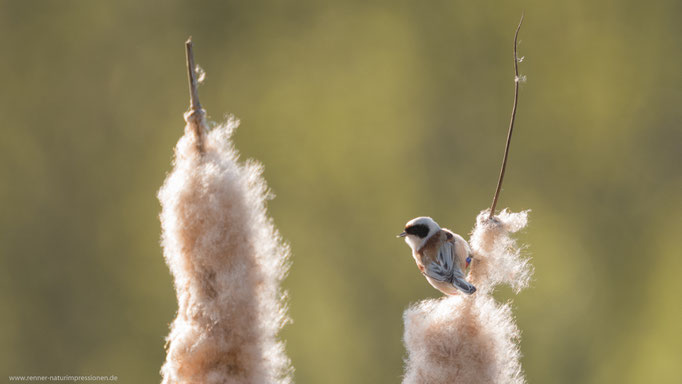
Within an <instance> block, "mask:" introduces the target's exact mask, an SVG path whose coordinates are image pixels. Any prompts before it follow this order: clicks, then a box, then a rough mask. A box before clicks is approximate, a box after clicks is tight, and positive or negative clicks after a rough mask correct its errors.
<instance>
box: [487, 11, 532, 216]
mask: <svg viewBox="0 0 682 384" xmlns="http://www.w3.org/2000/svg"><path fill="white" fill-rule="evenodd" d="M524 14H525V12H521V20H519V25H518V26H517V27H516V32H515V33H514V104H513V106H512V113H511V120H510V121H509V131H508V132H507V143H506V144H505V146H504V157H503V158H502V167H501V168H500V177H499V179H498V180H497V189H495V195H494V196H493V203H492V204H491V206H490V216H488V219H492V218H493V216H495V206H497V200H498V199H499V197H500V191H501V190H502V180H504V172H505V171H506V169H507V157H508V156H509V144H510V143H511V138H512V132H513V131H514V120H515V119H516V106H517V104H518V101H519V80H520V79H521V78H520V77H519V58H518V55H517V54H516V48H517V46H518V38H519V30H521V24H523V17H524Z"/></svg>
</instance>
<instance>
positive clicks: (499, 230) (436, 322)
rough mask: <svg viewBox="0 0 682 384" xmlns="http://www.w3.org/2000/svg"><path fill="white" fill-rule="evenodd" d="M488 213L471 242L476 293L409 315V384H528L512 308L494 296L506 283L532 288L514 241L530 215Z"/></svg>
mask: <svg viewBox="0 0 682 384" xmlns="http://www.w3.org/2000/svg"><path fill="white" fill-rule="evenodd" d="M488 215H489V211H488V210H486V211H483V212H481V214H480V215H479V216H478V218H477V223H476V227H475V228H474V231H473V234H472V238H471V248H472V251H473V252H474V258H473V260H474V261H473V262H472V266H471V272H470V274H469V276H468V279H469V280H470V281H471V282H473V283H474V285H476V288H478V290H477V291H476V293H474V294H473V295H471V296H465V295H461V294H460V295H455V296H446V297H443V298H441V299H436V300H425V301H422V302H420V303H417V304H416V305H413V306H412V307H410V308H409V309H407V310H406V311H405V313H404V315H403V317H404V322H405V335H404V342H405V347H406V348H407V353H408V357H407V360H406V373H405V377H404V379H403V384H427V383H428V384H439V383H443V384H445V383H448V384H451V383H513V384H520V383H524V382H525V380H524V377H523V371H522V369H521V363H520V357H521V353H520V351H519V347H518V341H519V330H518V328H517V327H516V324H515V323H514V317H513V315H512V311H511V308H510V305H509V304H500V303H497V302H496V301H495V299H493V297H492V296H491V293H492V291H493V288H494V287H495V286H496V285H498V284H501V283H504V284H510V285H511V286H512V287H514V289H515V290H517V291H518V290H520V289H521V288H523V287H525V286H527V285H528V280H529V279H530V275H531V273H532V269H531V267H530V264H529V263H528V261H527V260H526V259H524V258H522V257H521V256H520V253H519V249H518V247H517V246H516V243H515V241H514V240H513V239H512V238H511V237H510V234H511V233H513V232H516V231H518V230H520V229H521V228H523V227H525V226H526V224H527V222H528V221H527V212H520V213H509V212H507V211H506V210H505V211H502V213H500V215H499V216H496V217H494V218H493V219H488Z"/></svg>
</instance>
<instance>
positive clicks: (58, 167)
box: [0, 0, 682, 384]
mask: <svg viewBox="0 0 682 384" xmlns="http://www.w3.org/2000/svg"><path fill="white" fill-rule="evenodd" d="M523 9H525V11H526V24H525V26H524V28H523V30H522V32H521V45H520V55H522V56H525V57H526V59H525V60H524V61H523V63H522V64H521V72H522V73H523V74H526V75H527V76H528V81H527V83H525V84H523V85H522V89H521V100H520V107H519V108H520V109H519V113H518V119H517V131H516V136H515V137H514V141H513V146H512V149H511V158H510V165H509V170H508V173H507V178H506V183H505V186H504V191H503V194H502V198H501V203H500V205H501V207H505V206H508V207H510V208H511V209H513V210H522V209H528V208H530V209H532V210H533V212H532V215H531V225H530V227H529V229H527V230H526V231H525V232H524V233H523V234H522V235H521V239H522V241H523V242H524V243H526V244H527V245H528V249H527V251H528V253H529V254H530V255H532V257H533V260H534V261H533V263H534V265H535V267H536V273H535V278H534V282H533V285H532V288H531V289H529V290H527V291H525V292H523V293H521V294H520V295H519V296H517V297H515V298H514V308H515V313H516V314H517V320H518V324H519V327H520V328H521V329H522V331H523V341H522V346H521V347H522V351H523V354H524V358H523V365H524V368H525V371H526V374H527V377H528V380H529V381H530V382H531V383H652V382H655V383H679V382H682V367H680V365H679V364H680V361H682V325H681V324H682V304H681V300H680V296H681V294H682V279H681V278H680V277H679V273H680V271H681V270H682V257H681V256H682V246H681V245H680V237H681V235H682V221H681V219H680V217H682V198H681V196H682V193H681V192H682V171H681V170H680V167H681V162H682V150H681V148H680V145H681V144H682V133H681V132H682V131H681V127H680V125H681V123H682V107H681V106H680V105H681V103H682V76H680V68H682V50H681V49H680V48H681V47H682V24H681V23H680V21H679V20H680V18H681V17H682V3H680V2H679V1H674V0H670V1H651V2H642V1H632V0H627V1H601V2H596V1H592V0H579V1H569V2H548V1H539V0H536V1H530V0H529V1H513V2H476V1H452V0H450V1H430V2H418V1H413V2H406V1H398V2H396V1H388V0H386V1H335V2H318V1H313V0H309V1H295V2H294V1H281V0H280V1H248V2H247V1H243V2H234V1H228V2H226V1H218V0H216V1H209V2H190V1H164V2H140V1H85V0H82V1H67V0H60V1H56V0H54V1H40V2H38V1H19V0H16V1H2V2H0V47H2V48H1V50H2V55H1V57H2V58H1V59H0V72H1V73H2V74H3V77H2V86H1V88H0V89H1V91H0V97H1V99H0V116H1V118H2V139H1V140H0V212H1V214H0V307H1V308H2V309H1V310H0V347H1V349H0V375H2V376H0V377H7V375H57V374H72V375H75V374H96V375H110V374H114V375H117V376H119V378H120V380H119V382H124V383H153V382H157V381H159V374H158V371H159V368H160V366H161V363H162V360H163V358H164V350H163V343H164V337H165V335H166V333H167V331H168V328H167V327H168V323H169V322H170V321H171V320H172V318H173V316H174V312H175V309H176V302H175V296H174V291H173V286H172V282H171V278H170V276H169V273H168V270H167V267H166V266H165V264H164V262H163V258H162V255H161V249H160V247H159V232H160V229H159V222H158V217H157V215H158V213H159V204H158V202H157V200H156V191H157V190H158V188H159V187H160V185H161V183H162V181H163V179H164V177H165V174H166V172H168V171H169V169H170V161H171V156H172V148H173V145H174V144H175V142H176V140H177V139H178V138H179V136H180V135H181V133H182V127H183V121H182V113H183V112H184V111H185V110H186V108H187V104H188V94H187V85H186V72H185V67H184V65H185V64H184V51H183V42H184V41H185V39H186V38H187V36H189V35H193V36H194V40H195V49H196V55H197V61H198V63H199V64H200V65H201V66H202V67H203V68H204V69H205V70H206V71H207V73H208V76H207V80H206V83H205V84H204V85H203V86H202V87H201V89H200V93H201V100H202V102H203V104H204V106H205V107H206V109H207V110H208V112H209V114H210V116H211V117H212V119H213V120H214V121H222V120H224V115H225V114H226V113H233V114H235V115H236V116H238V117H239V118H241V120H242V127H241V128H240V129H239V130H238V132H237V134H236V138H235V140H236V144H237V146H238V147H239V149H240V150H241V152H242V154H243V156H244V157H245V158H246V157H253V158H256V159H258V160H260V161H261V162H263V163H264V164H265V166H266V173H265V175H266V177H267V179H268V181H269V183H270V186H271V187H272V189H273V190H274V192H275V193H276V195H277V198H276V199H275V200H274V201H273V202H272V203H271V204H270V212H271V214H272V216H273V217H274V219H275V221H276V223H277V225H278V226H279V228H280V230H281V232H282V233H283V235H284V236H285V237H286V238H287V239H288V241H289V242H290V243H291V246H292V249H293V253H294V257H293V268H292V269H291V273H290V276H289V278H288V279H287V280H286V288H287V289H288V290H289V291H290V295H291V301H290V313H291V315H292V317H293V318H294V323H293V324H292V325H289V326H288V327H287V328H286V329H285V331H284V332H283V337H284V338H285V339H286V341H287V349H288V353H289V355H290V356H291V357H292V359H293V362H294V365H295V368H296V381H297V383H330V384H336V383H396V382H398V381H399V380H400V377H401V374H402V359H403V357H404V350H403V346H402V343H401V336H402V319H401V315H402V311H403V310H404V309H405V308H406V307H407V306H408V305H409V304H410V303H413V302H415V301H417V300H420V299H423V298H427V297H436V296H437V295H438V292H436V291H435V290H433V289H432V288H431V287H430V286H429V285H428V284H426V282H425V281H424V279H423V278H422V277H421V276H420V275H419V273H418V272H417V270H416V268H415V266H414V262H413V261H412V258H411V257H410V254H409V249H408V247H407V246H406V245H405V244H404V243H402V242H401V241H399V240H396V239H395V238H394V235H395V234H396V233H398V232H400V231H401V228H402V225H403V224H404V222H406V221H407V220H408V219H410V218H412V217H414V216H418V215H431V216H433V217H434V218H435V219H436V220H438V221H439V222H440V223H441V224H442V225H444V226H446V227H450V228H452V229H454V230H455V231H456V232H459V233H462V234H466V233H468V232H469V231H470V229H471V227H472V224H473V222H474V218H475V216H476V214H477V213H478V212H479V211H480V210H482V209H484V208H486V207H487V206H488V205H489V204H490V200H491V195H492V193H493V190H494V187H495V182H496V178H497V172H498V167H499V162H500V157H501V153H502V149H503V142H504V137H505V134H506V127H507V121H508V115H509V111H510V108H511V101H512V89H513V82H512V65H513V62H512V60H511V41H512V36H513V31H514V28H515V26H516V23H517V21H518V18H519V15H520V14H521V11H522V10H523ZM498 295H499V298H500V299H502V300H506V299H507V298H509V297H511V296H512V295H511V292H509V291H508V290H502V291H501V292H499V293H498ZM0 380H4V379H0Z"/></svg>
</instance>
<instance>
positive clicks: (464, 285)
mask: <svg viewBox="0 0 682 384" xmlns="http://www.w3.org/2000/svg"><path fill="white" fill-rule="evenodd" d="M452 285H454V286H455V288H457V289H459V290H460V291H462V292H464V293H466V294H467V295H471V294H472V293H474V292H476V287H474V286H473V285H472V284H470V283H469V282H468V281H466V280H464V279H463V278H461V277H455V278H454V279H452Z"/></svg>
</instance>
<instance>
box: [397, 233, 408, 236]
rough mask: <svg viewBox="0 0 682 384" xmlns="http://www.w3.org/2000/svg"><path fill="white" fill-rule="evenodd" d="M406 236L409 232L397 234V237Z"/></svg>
mask: <svg viewBox="0 0 682 384" xmlns="http://www.w3.org/2000/svg"><path fill="white" fill-rule="evenodd" d="M405 236H407V232H403V233H401V234H399V235H398V236H396V237H405Z"/></svg>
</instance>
